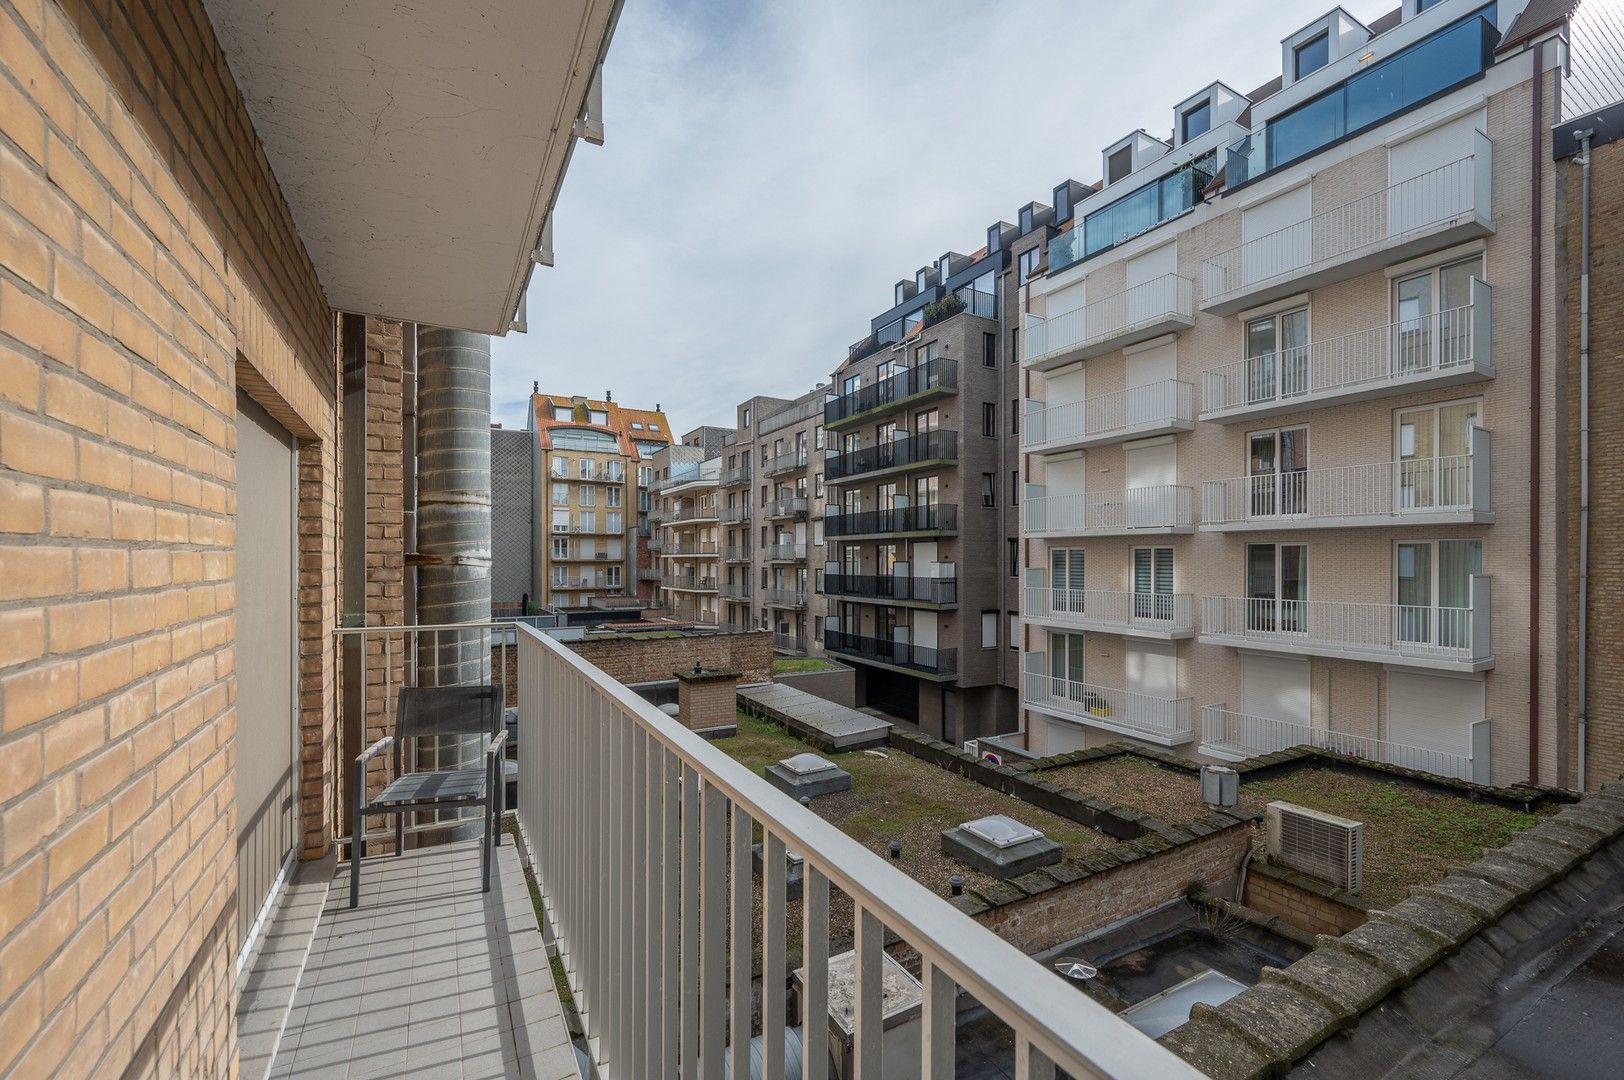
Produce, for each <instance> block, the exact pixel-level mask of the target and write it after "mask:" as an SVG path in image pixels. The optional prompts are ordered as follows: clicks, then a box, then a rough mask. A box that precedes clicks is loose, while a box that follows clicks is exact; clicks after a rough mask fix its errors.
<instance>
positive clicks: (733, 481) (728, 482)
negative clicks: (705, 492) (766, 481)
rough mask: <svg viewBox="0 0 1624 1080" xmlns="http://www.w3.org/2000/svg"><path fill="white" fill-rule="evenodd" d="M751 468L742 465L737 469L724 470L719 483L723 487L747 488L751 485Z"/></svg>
mask: <svg viewBox="0 0 1624 1080" xmlns="http://www.w3.org/2000/svg"><path fill="white" fill-rule="evenodd" d="M750 479H751V472H750V466H748V465H741V466H739V467H738V468H737V469H724V470H723V471H722V476H721V479H720V480H719V481H718V482H719V483H720V484H721V485H722V486H723V487H725V488H730V487H745V486H747V485H748V484H749V483H750Z"/></svg>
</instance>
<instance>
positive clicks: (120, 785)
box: [0, 0, 337, 1076]
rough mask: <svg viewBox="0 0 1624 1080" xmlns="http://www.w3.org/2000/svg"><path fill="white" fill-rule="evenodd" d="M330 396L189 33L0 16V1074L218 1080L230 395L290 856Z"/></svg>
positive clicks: (184, 24) (191, 16) (322, 360)
mask: <svg viewBox="0 0 1624 1080" xmlns="http://www.w3.org/2000/svg"><path fill="white" fill-rule="evenodd" d="M335 384H336V365H335V343H334V323H333V318H332V314H331V313H330V312H329V311H328V310H327V308H326V305H325V302H324V301H323V299H322V296H321V293H320V289H319V287H318V284H317V282H316V278H315V274H314V271H313V269H312V267H311V265H310V262H309V259H308V258H307V257H306V255H305V253H304V251H303V248H302V246H301V245H300V242H299V239H298V236H297V233H296V232H295V230H294V228H293V225H292V221H291V217H290V215H289V214H288V212H287V210H286V208H285V207H284V206H283V204H282V202H281V199H280V196H279V194H278V192H277V189H276V186H275V183H274V179H273V178H272V177H271V174H270V170H269V167H268V165H267V164H266V162H265V159H264V155H263V153H262V151H261V149H260V147H259V145H258V142H257V139H256V138H255V136H254V133H253V129H252V125H251V123H250V122H249V119H248V116H247V113H246V111H245V110H244V108H243V106H242V103H241V100H240V98H239V97H238V95H237V92H236V89H235V87H234V85H233V84H232V81H231V78H230V73H229V71H228V69H227V67H226V63H225V60H224V58H223V56H222V55H221V54H220V51H219V48H218V46H217V44H216V42H215V41H214V38H213V35H212V32H211V30H210V28H209V25H208V21H207V19H206V17H205V15H204V13H203V10H202V6H201V4H200V3H197V2H195V0H190V2H189V0H105V2H102V3H98V4H94V5H91V4H84V3H80V2H78V0H74V2H71V3H68V2H63V3H61V4H59V3H57V2H56V0H0V1073H5V1072H8V1071H10V1072H14V1073H15V1074H16V1075H19V1076H53V1075H55V1076H90V1075H107V1074H118V1073H126V1072H127V1073H129V1074H132V1075H152V1076H225V1075H231V1074H232V1073H233V1072H234V1071H235V1047H234V1038H235V1036H234V1029H233V1022H232V1006H233V998H234V960H235V956H236V950H237V945H238V942H237V936H238V931H237V927H236V914H237V911H236V897H235V888H236V871H235V850H236V826H237V823H236V820H235V786H234V753H235V747H234V729H235V712H234V704H235V703H234V696H235V692H236V682H235V678H234V673H235V670H236V663H237V660H236V656H235V652H234V639H235V619H236V614H235V611H234V574H235V566H234V545H235V508H236V502H237V498H238V493H237V491H236V486H235V465H234V454H235V432H236V392H237V389H238V387H239V386H240V387H241V388H242V389H244V390H245V391H247V392H248V393H249V394H250V395H251V396H253V397H254V398H255V399H257V400H258V401H259V402H260V403H261V404H263V405H264V406H265V407H266V408H267V409H268V410H269V411H270V412H271V413H272V415H274V416H275V417H276V418H277V419H278V420H279V421H281V422H282V423H283V424H284V425H285V426H287V427H288V428H289V429H290V430H292V431H293V432H294V434H295V435H296V436H297V437H298V438H299V439H300V449H299V466H300V481H299V483H300V492H299V494H300V504H299V516H300V520H299V533H300V553H299V575H300V582H301V585H302V592H301V596H300V605H299V611H300V617H301V622H302V630H301V644H300V660H299V663H300V676H301V681H300V695H301V697H300V700H301V704H302V706H303V709H304V723H305V725H306V730H305V731H304V733H303V744H304V750H303V761H302V763H301V767H302V776H303V787H302V789H301V792H300V806H301V809H302V811H303V813H304V816H305V820H304V821H303V822H302V828H303V830H304V836H305V841H304V842H305V848H306V849H307V851H319V850H320V849H321V848H322V847H324V846H325V844H326V837H327V836H328V835H330V833H329V831H328V826H329V822H328V815H329V813H330V811H329V807H330V806H331V789H330V785H329V780H328V778H329V777H330V776H331V773H332V757H333V754H334V752H335V751H334V747H333V743H332V723H331V715H332V699H333V695H332V685H333V661H332V657H333V648H332V642H331V639H330V628H331V626H332V625H333V623H334V622H335V620H336V591H335V585H336V572H335V569H334V566H335V562H334V560H335V554H336V550H337V549H336V526H337V517H336V499H335V482H334V476H335V465H336V458H335V451H334V446H335V441H334V440H335V435H336V431H335V430H334V428H335V424H336V418H335V417H336V414H335V409H334V405H333V398H334V387H335Z"/></svg>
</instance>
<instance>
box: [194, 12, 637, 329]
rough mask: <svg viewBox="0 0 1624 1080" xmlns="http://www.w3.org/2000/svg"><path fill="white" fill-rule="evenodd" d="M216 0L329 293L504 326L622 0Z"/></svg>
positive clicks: (422, 316) (342, 304) (406, 316)
mask: <svg viewBox="0 0 1624 1080" xmlns="http://www.w3.org/2000/svg"><path fill="white" fill-rule="evenodd" d="M204 3H205V6H206V8H207V9H208V13H209V19H210V22H211V23H212V24H213V26H214V31H215V34H216V36H217V37H218V38H219V40H220V44H221V46H222V48H223V49H224V50H225V55H226V59H227V62H228V63H229V64H230V66H231V71H232V75H233V76H234V77H235V79H236V81H237V85H238V86H239V87H240V88H241V91H242V94H243V98H244V101H245V102H246V104H247V107H248V111H249V115H250V116H251V117H252V118H253V121H254V127H255V129H256V130H257V131H258V133H259V137H260V140H261V142H262V143H263V144H264V147H265V154H266V157H267V158H268V159H269V160H270V164H271V168H272V170H273V171H274V172H275V174H276V178H277V181H278V183H279V184H280V185H281V188H282V194H283V197H284V198H285V199H286V200H287V203H288V206H289V208H290V209H291V210H292V212H293V218H294V222H295V223H296V225H297V226H298V229H299V234H300V236H301V238H302V239H303V240H304V243H305V247H306V249H307V250H308V251H309V253H310V257H311V259H312V260H313V261H314V263H315V266H316V272H317V274H318V275H319V276H320V279H321V283H322V287H323V289H324V290H325V291H326V294H327V300H328V302H329V303H330V304H331V305H332V306H333V307H334V308H337V309H339V310H342V311H353V312H358V313H363V314H369V315H380V316H385V317H389V318H395V319H403V320H406V321H410V322H420V323H427V324H430V325H434V326H445V327H454V328H459V329H468V330H478V331H481V332H484V333H493V334H501V333H504V332H506V331H507V330H508V328H509V324H510V323H511V321H512V320H513V317H514V312H515V309H516V308H517V307H518V305H519V302H520V298H521V296H522V293H523V290H524V287H525V284H526V283H527V282H528V280H529V276H530V270H531V266H532V252H533V251H535V250H536V249H537V247H538V244H539V243H540V240H541V237H542V231H543V225H544V223H545V222H546V218H547V215H548V214H549V213H550V212H551V210H552V205H553V200H554V198H555V197H556V195H557V192H558V186H559V184H560V182H561V181H562V179H563V175H564V170H565V168H566V166H567V164H568V161H569V154H570V149H571V146H572V143H573V140H574V138H575V136H576V135H577V134H587V135H588V137H591V131H592V126H591V125H586V126H585V127H583V126H582V125H578V124H577V121H578V120H579V119H580V118H581V117H582V115H583V110H584V109H586V108H587V102H588V97H589V94H590V92H591V91H592V87H593V83H594V79H595V78H596V76H597V72H598V68H599V64H600V62H601V59H602V54H603V51H604V50H605V49H606V48H607V46H608V41H609V36H610V34H611V33H612V32H613V28H614V22H615V18H616V16H617V14H618V7H619V5H618V3H617V2H616V0H278V2H277V3H274V4H266V3H264V2H263V0H261V2H248V0H204ZM594 99H595V95H594ZM593 111H594V112H595V111H596V109H595V108H594V110H593ZM592 120H593V121H594V123H595V122H596V120H597V117H595V116H594V117H592Z"/></svg>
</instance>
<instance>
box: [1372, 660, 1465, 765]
mask: <svg viewBox="0 0 1624 1080" xmlns="http://www.w3.org/2000/svg"><path fill="white" fill-rule="evenodd" d="M1486 715H1487V712H1486V708H1485V705H1484V700H1483V680H1482V679H1481V678H1478V677H1474V678H1452V677H1450V676H1448V675H1430V674H1426V673H1422V672H1411V671H1390V672H1388V673H1387V739H1388V741H1389V742H1395V743H1400V744H1402V745H1404V746H1416V747H1420V748H1421V749H1423V750H1440V751H1443V752H1444V753H1446V754H1470V753H1471V752H1472V725H1473V724H1474V723H1476V722H1477V721H1479V720H1481V719H1483V718H1484V716H1486Z"/></svg>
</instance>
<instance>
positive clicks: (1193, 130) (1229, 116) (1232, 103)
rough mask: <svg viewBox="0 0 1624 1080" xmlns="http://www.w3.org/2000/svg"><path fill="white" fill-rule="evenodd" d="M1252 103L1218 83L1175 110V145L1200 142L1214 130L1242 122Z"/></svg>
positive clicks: (1193, 96) (1189, 98)
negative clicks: (1240, 120) (1198, 140)
mask: <svg viewBox="0 0 1624 1080" xmlns="http://www.w3.org/2000/svg"><path fill="white" fill-rule="evenodd" d="M1248 104H1249V102H1248V101H1247V100H1246V97H1245V96H1244V95H1243V94H1240V93H1238V92H1236V91H1235V90H1232V89H1231V88H1229V87H1228V86H1225V85H1224V84H1223V83H1221V82H1215V83H1213V84H1212V85H1211V86H1208V87H1207V88H1206V89H1204V90H1202V91H1200V92H1199V93H1196V94H1191V95H1190V96H1189V97H1187V98H1185V99H1184V100H1183V101H1181V102H1179V103H1178V104H1177V105H1175V106H1174V107H1173V146H1174V147H1175V148H1177V147H1180V146H1183V145H1184V144H1185V143H1187V142H1190V141H1191V140H1193V139H1199V138H1200V137H1201V136H1203V135H1205V134H1206V133H1207V132H1209V131H1211V130H1212V129H1213V128H1216V127H1221V126H1223V125H1224V124H1227V123H1229V122H1231V121H1233V120H1238V119H1239V118H1240V115H1241V113H1243V112H1245V111H1246V106H1247V105H1248Z"/></svg>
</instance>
